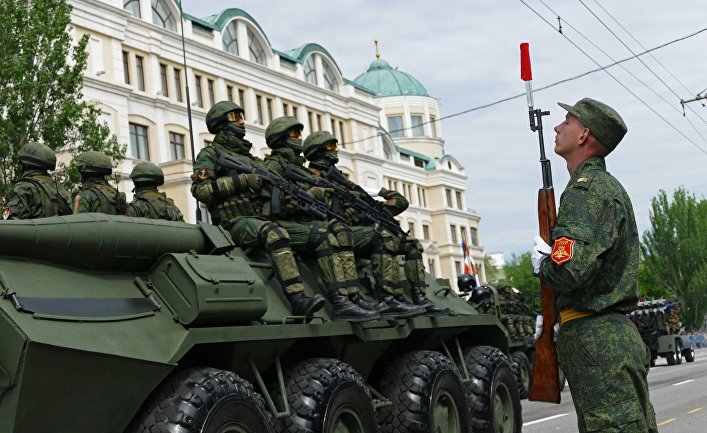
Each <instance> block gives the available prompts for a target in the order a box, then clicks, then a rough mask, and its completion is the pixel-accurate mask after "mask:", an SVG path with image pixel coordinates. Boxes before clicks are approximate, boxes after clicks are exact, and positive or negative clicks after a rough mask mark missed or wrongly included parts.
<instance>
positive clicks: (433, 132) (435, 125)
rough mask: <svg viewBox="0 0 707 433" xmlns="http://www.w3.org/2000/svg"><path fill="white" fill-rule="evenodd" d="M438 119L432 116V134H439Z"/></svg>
mask: <svg viewBox="0 0 707 433" xmlns="http://www.w3.org/2000/svg"><path fill="white" fill-rule="evenodd" d="M436 122H437V119H436V118H435V117H434V116H430V129H431V130H432V136H433V137H436V136H437V123H436Z"/></svg>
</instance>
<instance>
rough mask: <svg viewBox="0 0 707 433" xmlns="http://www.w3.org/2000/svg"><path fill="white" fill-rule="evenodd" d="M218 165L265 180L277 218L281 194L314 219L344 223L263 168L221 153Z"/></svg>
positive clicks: (314, 200) (296, 187)
mask: <svg viewBox="0 0 707 433" xmlns="http://www.w3.org/2000/svg"><path fill="white" fill-rule="evenodd" d="M218 164H219V165H220V166H221V167H224V168H227V169H229V170H235V171H237V172H239V173H252V174H257V175H260V176H262V177H264V178H266V179H267V180H268V181H269V182H270V183H271V185H272V197H271V199H272V201H271V204H270V212H271V213H272V215H275V216H277V215H278V214H280V213H282V211H283V209H282V201H283V194H285V195H287V196H289V197H290V198H291V199H292V200H294V202H295V203H296V204H297V207H299V208H300V209H301V210H302V211H304V212H306V213H307V214H309V215H310V216H311V217H313V218H314V219H318V220H328V219H336V220H338V221H341V222H345V220H344V218H343V217H341V216H340V215H337V214H335V213H334V212H332V211H331V210H330V209H329V208H328V207H327V206H326V205H325V204H324V203H322V202H321V201H319V200H317V199H316V198H315V197H313V196H312V195H310V194H309V193H307V192H306V191H305V190H303V189H302V188H300V187H299V186H297V185H296V184H294V183H292V182H289V181H287V180H285V179H283V178H282V177H280V176H278V175H276V174H275V173H273V172H271V171H270V170H268V169H267V168H264V167H250V166H248V165H246V164H243V163H242V162H241V161H240V160H239V159H238V158H235V157H233V156H231V155H228V154H226V153H221V155H220V156H219V158H218Z"/></svg>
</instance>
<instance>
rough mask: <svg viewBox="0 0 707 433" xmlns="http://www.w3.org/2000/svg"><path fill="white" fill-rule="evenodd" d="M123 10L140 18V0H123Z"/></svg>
mask: <svg viewBox="0 0 707 433" xmlns="http://www.w3.org/2000/svg"><path fill="white" fill-rule="evenodd" d="M123 9H125V10H126V11H128V12H130V15H132V16H134V17H138V18H140V0H123Z"/></svg>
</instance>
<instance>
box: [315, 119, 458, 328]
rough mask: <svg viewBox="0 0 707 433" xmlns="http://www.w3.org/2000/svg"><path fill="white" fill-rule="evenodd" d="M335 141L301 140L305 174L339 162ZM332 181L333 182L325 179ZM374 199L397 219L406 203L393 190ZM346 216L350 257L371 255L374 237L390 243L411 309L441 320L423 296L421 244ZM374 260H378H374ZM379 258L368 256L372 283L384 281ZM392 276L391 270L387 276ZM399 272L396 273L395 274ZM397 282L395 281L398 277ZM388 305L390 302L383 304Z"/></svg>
mask: <svg viewBox="0 0 707 433" xmlns="http://www.w3.org/2000/svg"><path fill="white" fill-rule="evenodd" d="M337 143H338V140H337V139H336V137H334V136H333V135H332V134H331V133H329V132H326V131H317V132H314V133H312V134H310V135H309V137H307V139H306V140H304V147H303V152H304V156H305V157H306V158H307V160H308V161H310V162H309V170H310V171H311V172H312V173H313V174H314V175H315V176H321V172H325V173H326V172H327V170H329V169H330V168H331V167H335V166H336V163H338V162H339V157H338V151H337ZM329 180H330V181H333V179H329ZM340 186H341V187H342V188H346V189H348V186H347V185H343V184H340ZM351 193H352V194H359V193H358V192H356V191H351ZM378 196H379V197H382V198H384V199H385V201H384V202H383V205H384V206H385V209H386V210H388V212H390V213H391V215H398V214H400V213H402V212H403V211H405V209H407V208H408V206H409V204H410V203H409V202H408V200H407V199H406V198H405V196H403V195H402V194H400V193H399V192H397V191H395V190H393V191H391V190H388V189H386V188H381V190H380V191H379V192H378ZM346 216H347V217H348V219H349V226H351V230H352V232H353V237H354V253H355V254H356V256H359V255H367V254H371V253H370V251H371V247H372V245H374V244H375V240H376V238H377V237H382V238H383V244H384V245H385V244H386V243H387V242H391V241H392V242H393V244H394V250H395V251H396V253H395V255H398V254H402V255H403V257H404V259H405V264H404V272H405V278H406V279H407V281H408V283H409V284H410V293H411V295H412V300H413V303H414V304H415V305H419V306H422V307H424V308H425V315H427V316H442V315H445V314H447V313H449V309H448V308H444V307H440V306H438V305H435V304H433V303H432V302H431V301H430V300H429V299H428V298H427V296H426V294H425V290H426V289H427V284H426V283H425V265H424V264H423V262H422V244H420V242H419V241H418V240H417V239H415V238H413V237H410V236H404V235H403V236H394V235H393V234H392V233H390V232H388V231H387V230H383V229H379V228H378V227H374V226H373V224H370V223H368V224H365V225H364V221H361V219H360V218H359V216H358V214H357V213H356V212H351V211H349V212H346ZM376 256H378V257H376ZM384 257H385V256H383V257H381V255H372V257H371V260H372V266H373V276H374V278H375V279H376V280H378V279H384V276H383V272H381V268H383V269H385V265H386V263H385V262H383V263H381V261H382V260H381V259H383V258H384ZM390 266H391V267H394V268H396V270H397V268H398V263H397V260H394V261H393V262H392V263H390ZM392 272H395V271H393V270H391V273H392ZM398 272H399V270H398ZM398 280H399V277H398ZM402 293H403V291H402V287H401V286H400V285H399V284H398V286H397V287H394V289H393V292H392V293H391V294H389V295H386V297H389V296H393V297H395V298H397V299H399V300H401V299H400V298H402ZM384 301H385V302H386V303H389V302H390V301H389V300H388V301H386V300H385V299H384Z"/></svg>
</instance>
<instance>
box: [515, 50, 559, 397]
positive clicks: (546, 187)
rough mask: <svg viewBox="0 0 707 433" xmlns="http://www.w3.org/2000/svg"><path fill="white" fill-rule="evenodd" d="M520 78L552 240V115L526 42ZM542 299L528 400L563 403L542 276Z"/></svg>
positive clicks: (550, 297) (551, 298)
mask: <svg viewBox="0 0 707 433" xmlns="http://www.w3.org/2000/svg"><path fill="white" fill-rule="evenodd" d="M520 71H521V72H520V77H521V79H522V80H523V81H525V91H526V95H527V97H528V116H529V118H530V130H531V131H533V132H537V133H538V138H539V140H540V167H541V170H542V176H543V186H542V188H540V190H539V191H538V220H539V223H540V237H542V238H543V240H544V241H545V242H546V243H548V244H549V243H550V233H551V232H552V229H553V227H555V222H556V220H557V211H556V210H555V192H554V189H553V187H552V171H551V170H550V160H549V159H547V157H546V156H545V142H544V140H543V116H547V115H548V114H550V112H549V111H542V110H540V109H539V108H538V109H534V108H533V87H532V83H531V81H532V80H533V73H532V71H531V69H530V51H529V46H528V43H527V42H524V43H522V44H520ZM540 299H541V308H542V316H543V332H542V335H541V336H540V338H539V339H538V341H536V342H535V365H534V366H533V373H532V376H531V379H530V391H529V393H528V400H531V401H547V402H551V403H559V402H560V370H559V364H558V360H557V350H556V349H555V341H554V337H555V333H554V330H553V325H554V323H555V320H556V313H555V294H554V292H553V291H552V288H551V287H550V286H549V285H548V284H547V282H546V281H545V280H544V279H543V278H540Z"/></svg>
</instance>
